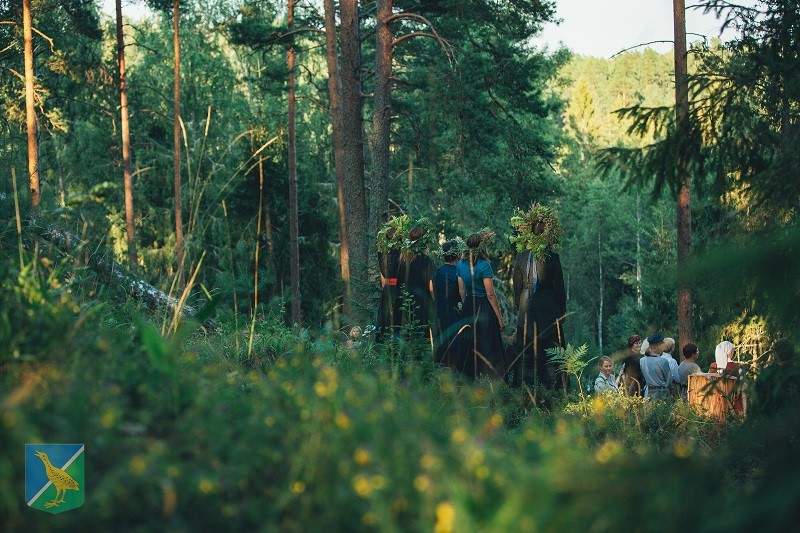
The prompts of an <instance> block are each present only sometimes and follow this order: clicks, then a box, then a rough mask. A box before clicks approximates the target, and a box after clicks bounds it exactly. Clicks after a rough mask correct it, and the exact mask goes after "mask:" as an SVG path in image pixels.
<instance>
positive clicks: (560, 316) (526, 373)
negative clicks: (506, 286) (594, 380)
mask: <svg viewBox="0 0 800 533" xmlns="http://www.w3.org/2000/svg"><path fill="white" fill-rule="evenodd" d="M536 209H538V208H537V207H536V206H534V208H533V210H532V213H536V212H537V211H536ZM543 209H545V211H543V213H544V216H549V217H551V220H550V221H549V222H547V221H544V220H537V219H536V218H534V219H533V220H532V222H531V224H530V228H529V231H530V232H531V233H532V235H533V237H532V238H533V239H540V240H541V241H542V242H543V243H544V244H542V245H541V246H538V247H535V249H534V250H535V251H532V250H530V249H525V250H522V251H520V252H519V253H518V254H517V256H516V258H515V261H514V271H513V283H514V304H515V306H516V308H517V324H516V326H517V331H516V338H515V343H514V347H515V352H516V353H515V354H514V357H515V362H514V364H513V365H512V371H511V374H512V385H514V386H521V385H522V384H523V383H524V384H526V385H528V386H540V387H544V388H550V389H554V388H563V390H564V391H565V392H566V390H567V387H568V383H569V382H568V376H567V375H566V374H564V373H563V372H559V371H558V367H557V365H556V364H555V363H551V362H550V361H549V355H548V353H547V350H548V349H550V348H554V347H556V346H560V347H564V346H565V342H564V334H563V331H562V324H563V321H564V318H565V317H566V312H567V297H566V292H565V291H564V274H563V272H562V270H561V259H560V257H559V255H558V254H557V253H556V252H555V251H554V250H553V246H554V245H555V244H556V243H557V241H556V239H555V238H554V237H555V236H560V234H555V236H551V235H548V234H547V233H548V232H547V231H546V229H547V227H548V226H547V225H548V224H549V225H550V227H553V225H554V224H557V222H556V220H555V215H554V214H553V213H552V211H549V210H548V209H547V208H543ZM534 217H535V215H534ZM558 228H559V230H560V226H558Z"/></svg>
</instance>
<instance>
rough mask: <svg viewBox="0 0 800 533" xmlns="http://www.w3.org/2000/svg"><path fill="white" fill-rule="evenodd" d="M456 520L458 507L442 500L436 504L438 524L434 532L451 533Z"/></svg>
mask: <svg viewBox="0 0 800 533" xmlns="http://www.w3.org/2000/svg"><path fill="white" fill-rule="evenodd" d="M455 520H456V509H455V507H453V504H451V503H449V502H442V503H440V504H439V505H437V506H436V525H435V526H434V527H433V531H434V533H451V532H452V531H453V525H454V523H455Z"/></svg>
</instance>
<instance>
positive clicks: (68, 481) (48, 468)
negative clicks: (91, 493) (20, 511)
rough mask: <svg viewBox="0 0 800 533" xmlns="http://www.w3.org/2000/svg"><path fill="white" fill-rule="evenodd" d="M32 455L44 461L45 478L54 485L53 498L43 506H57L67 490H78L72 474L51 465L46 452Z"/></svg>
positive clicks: (62, 500) (62, 501) (61, 501)
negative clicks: (54, 494) (54, 492)
mask: <svg viewBox="0 0 800 533" xmlns="http://www.w3.org/2000/svg"><path fill="white" fill-rule="evenodd" d="M34 455H36V457H38V458H39V459H41V460H42V462H43V463H44V469H45V472H46V473H47V479H49V480H50V481H52V482H53V485H55V487H56V497H55V499H53V501H51V502H47V503H45V504H44V506H45V507H54V506H55V507H57V506H58V504H60V503H64V495H65V493H66V492H67V490H80V487H78V482H77V481H75V480H74V479H72V476H70V475H69V474H67V473H66V472H64V471H63V470H61V469H60V468H56V467H55V466H53V463H51V462H50V459H49V458H48V457H47V454H46V453H44V452H36V453H35V454H34ZM59 498H60V499H59Z"/></svg>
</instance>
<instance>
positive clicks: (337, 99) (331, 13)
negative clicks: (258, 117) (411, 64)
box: [324, 0, 353, 316]
mask: <svg viewBox="0 0 800 533" xmlns="http://www.w3.org/2000/svg"><path fill="white" fill-rule="evenodd" d="M324 8H325V46H326V48H327V56H326V57H327V63H328V98H329V99H330V106H331V109H330V114H331V127H332V129H333V164H334V169H335V172H336V196H337V200H338V207H339V264H340V266H341V273H342V283H343V286H342V312H343V313H344V314H345V315H346V316H350V315H351V314H352V297H353V294H352V288H351V287H352V286H351V284H350V251H349V249H348V246H347V215H346V211H345V208H346V204H345V194H344V182H345V175H344V140H343V136H342V74H341V71H340V70H339V47H338V46H337V45H336V11H335V10H334V6H333V0H325V4H324Z"/></svg>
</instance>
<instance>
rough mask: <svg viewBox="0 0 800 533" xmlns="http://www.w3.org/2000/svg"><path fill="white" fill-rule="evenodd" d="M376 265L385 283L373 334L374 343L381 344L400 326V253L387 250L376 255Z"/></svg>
mask: <svg viewBox="0 0 800 533" xmlns="http://www.w3.org/2000/svg"><path fill="white" fill-rule="evenodd" d="M378 265H379V266H380V269H381V275H382V276H383V277H384V278H386V283H385V284H384V285H383V287H382V288H381V299H380V303H379V304H378V327H377V331H376V333H375V340H376V342H383V341H384V340H386V336H387V335H388V336H391V335H394V334H395V333H396V332H397V327H398V326H399V324H400V300H399V298H398V297H397V294H398V289H399V285H398V283H399V280H398V275H399V272H400V252H398V251H397V250H389V251H388V252H387V253H385V254H384V253H378Z"/></svg>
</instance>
